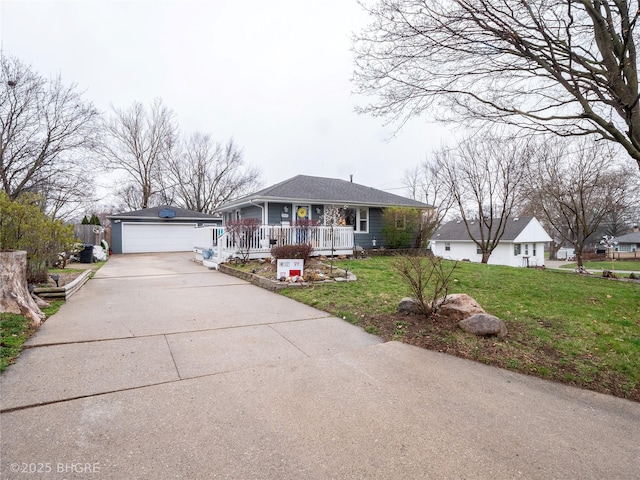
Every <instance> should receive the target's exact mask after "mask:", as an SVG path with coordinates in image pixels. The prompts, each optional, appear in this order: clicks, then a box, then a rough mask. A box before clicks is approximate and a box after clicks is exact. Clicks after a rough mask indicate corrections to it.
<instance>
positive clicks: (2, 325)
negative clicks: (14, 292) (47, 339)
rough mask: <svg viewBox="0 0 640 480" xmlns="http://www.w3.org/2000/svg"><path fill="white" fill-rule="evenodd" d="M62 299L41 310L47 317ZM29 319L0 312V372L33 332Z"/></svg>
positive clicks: (15, 356) (59, 304)
mask: <svg viewBox="0 0 640 480" xmlns="http://www.w3.org/2000/svg"><path fill="white" fill-rule="evenodd" d="M62 304H64V300H55V301H53V302H51V305H50V306H49V307H47V308H43V309H42V311H43V312H44V314H45V315H46V316H47V318H49V317H50V316H51V315H53V314H54V313H56V312H57V311H58V309H59V308H60V306H61V305H62ZM33 332H34V330H33V329H32V328H31V326H30V322H29V320H27V319H26V318H25V317H23V316H22V315H16V314H15V313H0V372H4V370H5V369H6V368H7V367H8V366H9V365H10V364H12V363H13V362H14V361H15V359H16V358H17V357H18V355H19V354H20V351H21V350H22V344H23V343H24V342H26V341H27V340H28V339H29V337H30V336H31V335H32V334H33Z"/></svg>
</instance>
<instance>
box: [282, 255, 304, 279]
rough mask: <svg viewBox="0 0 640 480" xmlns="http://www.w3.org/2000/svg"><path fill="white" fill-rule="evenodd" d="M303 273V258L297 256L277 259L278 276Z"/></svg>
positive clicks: (300, 274)
mask: <svg viewBox="0 0 640 480" xmlns="http://www.w3.org/2000/svg"><path fill="white" fill-rule="evenodd" d="M294 275H297V276H299V277H302V276H303V275H304V260H301V259H298V258H292V259H280V260H278V278H282V277H284V278H288V277H293V276H294Z"/></svg>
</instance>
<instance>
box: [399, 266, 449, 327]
mask: <svg viewBox="0 0 640 480" xmlns="http://www.w3.org/2000/svg"><path fill="white" fill-rule="evenodd" d="M456 266H457V263H455V262H454V263H453V266H452V267H451V269H449V268H445V266H444V264H443V262H442V257H436V256H434V255H427V256H420V255H402V256H400V255H399V256H397V257H396V258H395V259H394V261H393V263H392V264H391V267H392V268H393V269H394V270H395V271H396V272H398V273H399V274H400V277H401V278H402V280H403V282H404V283H405V284H406V285H408V286H409V288H410V289H411V293H412V294H413V298H414V299H415V300H416V301H417V302H418V310H419V311H420V313H422V314H423V315H424V316H425V317H427V318H431V317H432V316H433V315H435V314H436V313H437V311H438V309H439V308H440V304H439V303H438V302H437V300H438V299H439V298H440V297H446V296H447V293H448V291H449V279H450V278H451V275H452V274H453V271H454V270H455V268H456Z"/></svg>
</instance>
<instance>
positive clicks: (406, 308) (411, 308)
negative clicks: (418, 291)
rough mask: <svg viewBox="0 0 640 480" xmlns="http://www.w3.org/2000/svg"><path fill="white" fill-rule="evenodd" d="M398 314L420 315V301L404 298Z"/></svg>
mask: <svg viewBox="0 0 640 480" xmlns="http://www.w3.org/2000/svg"><path fill="white" fill-rule="evenodd" d="M398 312H399V313H406V314H407V315H414V314H416V313H420V309H419V308H418V301H417V300H415V299H413V298H411V297H404V298H403V299H402V300H400V304H399V305H398Z"/></svg>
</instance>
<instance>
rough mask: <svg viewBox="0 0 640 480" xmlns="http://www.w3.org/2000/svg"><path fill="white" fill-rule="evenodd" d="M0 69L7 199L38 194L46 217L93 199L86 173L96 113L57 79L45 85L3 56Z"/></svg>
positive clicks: (1, 174) (0, 137) (1, 164)
mask: <svg viewBox="0 0 640 480" xmlns="http://www.w3.org/2000/svg"><path fill="white" fill-rule="evenodd" d="M0 65H1V78H0V182H1V184H2V191H4V192H5V193H6V194H7V195H8V196H9V197H10V198H11V199H16V198H18V197H19V196H20V195H21V194H23V193H25V192H32V193H38V194H40V195H41V196H42V197H43V198H44V200H45V208H46V209H47V211H48V213H50V214H53V215H58V216H59V215H60V214H61V213H63V211H64V210H65V209H66V210H67V211H68V210H69V208H70V207H71V206H72V205H73V204H77V203H81V202H82V201H83V200H84V199H86V198H87V197H90V196H92V195H93V185H92V183H91V181H90V178H89V175H88V174H87V172H86V170H87V169H90V161H89V160H88V159H89V158H90V154H89V152H90V151H91V150H92V149H93V148H94V147H95V146H96V145H97V129H96V125H97V120H98V117H99V114H98V111H97V110H96V109H95V108H94V107H93V105H92V104H91V103H88V102H85V101H84V100H83V99H82V96H81V94H80V93H79V92H78V91H77V90H76V88H77V87H76V85H74V84H71V85H68V86H67V85H64V84H63V82H62V78H61V77H60V76H58V77H56V78H54V79H51V80H47V79H45V78H43V77H42V76H40V75H39V74H38V73H37V72H35V71H33V70H32V68H31V67H30V66H28V65H25V64H24V63H22V62H21V61H20V60H19V59H17V58H15V57H8V56H5V55H4V54H0ZM80 159H82V160H83V161H79V160H80Z"/></svg>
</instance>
